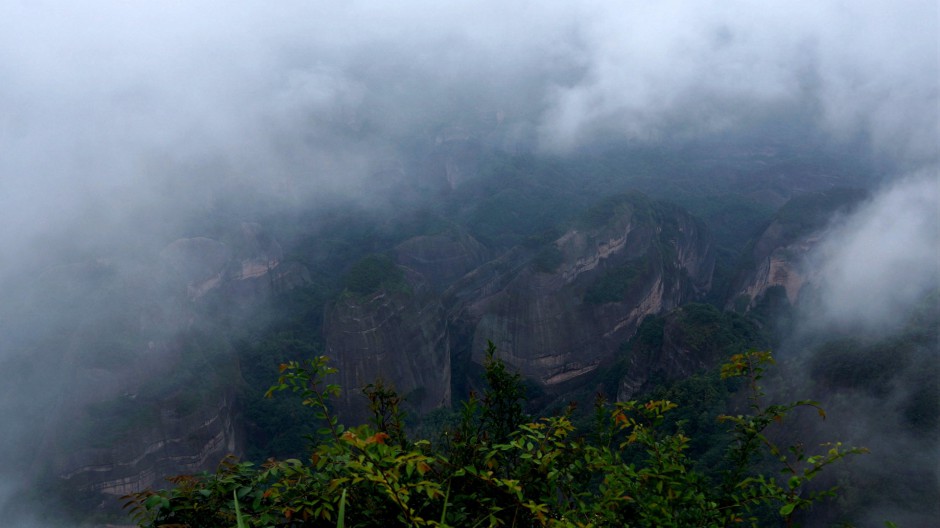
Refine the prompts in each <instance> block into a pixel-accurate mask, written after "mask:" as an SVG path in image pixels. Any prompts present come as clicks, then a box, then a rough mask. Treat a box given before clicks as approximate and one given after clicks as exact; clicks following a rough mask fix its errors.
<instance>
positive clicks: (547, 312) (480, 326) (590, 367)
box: [445, 194, 714, 387]
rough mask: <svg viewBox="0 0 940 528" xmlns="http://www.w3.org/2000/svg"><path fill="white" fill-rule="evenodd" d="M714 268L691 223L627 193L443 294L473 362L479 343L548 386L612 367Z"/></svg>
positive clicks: (702, 236)
mask: <svg viewBox="0 0 940 528" xmlns="http://www.w3.org/2000/svg"><path fill="white" fill-rule="evenodd" d="M713 265H714V257H713V255H712V247H711V243H710V238H709V236H708V234H707V232H706V231H705V229H704V227H703V226H702V224H701V223H700V222H698V221H697V220H695V219H694V218H693V217H691V216H690V215H688V214H687V213H685V212H683V211H681V210H679V209H678V208H675V207H672V206H668V205H665V204H661V203H657V202H652V201H650V200H648V199H647V198H646V197H644V196H642V195H639V194H633V195H628V196H621V197H618V198H616V199H613V200H609V201H607V202H605V203H603V204H601V205H600V206H598V207H597V208H595V209H593V210H591V211H589V212H588V214H587V215H586V216H585V217H584V218H583V219H582V221H580V222H578V223H577V224H576V225H574V226H572V227H571V228H569V229H568V230H567V231H566V232H564V233H563V234H562V235H561V236H560V237H558V238H557V239H556V240H554V241H553V242H552V243H550V244H548V245H547V246H545V247H541V248H535V249H526V248H516V249H514V250H511V251H509V252H508V253H506V254H504V255H503V256H501V257H499V258H497V259H495V260H493V261H491V262H489V263H487V264H484V265H483V266H481V267H479V268H477V269H476V270H474V271H472V272H470V273H469V274H468V275H466V276H465V277H463V278H462V279H461V280H460V281H458V282H457V283H455V284H454V285H453V286H452V287H451V288H450V289H449V290H448V291H447V292H446V294H445V299H446V301H445V302H446V303H447V304H448V306H449V310H450V318H451V322H452V324H454V325H455V326H456V327H459V328H462V329H465V332H466V333H467V334H468V338H469V346H470V354H471V357H472V360H473V361H474V362H475V363H481V362H482V354H483V351H484V350H485V348H486V342H487V341H488V340H491V341H493V342H494V343H495V344H496V346H497V347H498V349H499V351H500V355H501V357H503V358H504V359H505V360H506V361H507V362H508V363H510V364H512V365H513V366H515V367H516V368H518V369H519V370H520V372H521V373H522V374H523V375H524V376H526V377H528V378H531V379H534V380H536V381H537V382H538V383H540V384H542V385H544V386H546V387H551V386H555V385H558V384H561V383H563V382H567V381H569V380H573V379H576V378H579V377H581V376H584V375H585V374H588V373H590V372H592V371H594V370H595V369H597V368H598V367H599V366H600V365H602V364H604V363H605V362H609V361H611V360H612V358H613V356H614V354H615V351H616V350H617V347H618V346H619V345H620V344H621V343H622V342H623V341H625V340H626V339H628V338H629V337H630V336H631V335H632V334H633V332H634V331H635V330H636V327H637V325H638V324H639V323H640V321H641V320H642V319H643V318H644V317H645V316H647V315H650V314H656V313H659V312H662V311H664V310H668V309H670V308H673V307H675V306H678V305H680V304H683V303H685V302H688V301H690V300H693V299H696V298H697V297H698V296H700V295H702V294H703V293H704V292H705V291H706V290H707V289H708V287H709V284H710V281H711V273H712V269H713Z"/></svg>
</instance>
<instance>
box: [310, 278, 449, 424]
mask: <svg viewBox="0 0 940 528" xmlns="http://www.w3.org/2000/svg"><path fill="white" fill-rule="evenodd" d="M370 290H371V291H368V292H356V291H348V290H347V291H346V292H345V293H344V294H343V295H342V296H341V297H340V299H338V300H337V301H336V302H335V303H333V304H332V305H331V306H330V307H329V308H328V310H327V312H326V315H325V317H324V330H323V336H324V341H325V343H326V354H327V356H328V357H330V358H331V359H332V360H333V361H332V366H334V367H336V368H338V369H339V372H338V374H337V383H339V385H340V386H341V387H342V389H343V393H342V396H341V397H340V398H339V401H338V404H339V409H338V410H339V414H340V417H341V419H342V420H343V421H345V422H348V423H361V422H362V421H363V420H365V419H366V418H367V412H366V411H367V407H366V400H365V398H363V396H362V389H363V387H365V386H366V385H368V384H370V383H373V382H375V381H376V380H382V381H383V383H385V384H386V385H387V386H390V387H393V388H394V389H395V390H396V391H397V392H398V393H399V394H400V395H402V396H404V397H405V398H406V401H407V404H408V406H410V407H411V408H412V409H415V410H417V411H418V412H427V411H429V410H432V409H436V408H439V407H443V406H449V405H450V347H449V341H450V340H449V336H448V330H447V324H446V321H445V318H444V308H443V306H442V305H441V302H440V299H439V297H438V296H436V295H434V294H433V292H432V291H431V288H430V286H429V285H428V283H427V281H426V280H425V279H424V278H423V277H422V276H421V275H419V274H417V273H415V272H407V270H406V272H404V273H402V275H401V277H400V282H396V283H395V284H389V283H388V282H382V283H379V284H378V285H377V287H375V288H370Z"/></svg>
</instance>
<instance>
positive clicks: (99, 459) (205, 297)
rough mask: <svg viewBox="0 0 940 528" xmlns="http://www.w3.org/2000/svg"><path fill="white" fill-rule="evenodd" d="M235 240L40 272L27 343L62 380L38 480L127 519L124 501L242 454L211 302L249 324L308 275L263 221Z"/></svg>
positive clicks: (227, 355) (226, 349)
mask: <svg viewBox="0 0 940 528" xmlns="http://www.w3.org/2000/svg"><path fill="white" fill-rule="evenodd" d="M233 232H234V234H233V235H232V236H230V237H229V238H228V239H226V241H225V242H221V241H218V240H212V239H209V238H190V239H180V240H177V241H175V242H173V243H171V244H169V245H168V246H166V247H165V248H164V249H163V250H162V251H161V252H160V253H159V258H156V259H152V260H151V259H140V260H138V261H132V260H127V259H125V260H116V261H109V260H103V259H100V260H97V261H94V262H88V263H79V264H71V265H65V266H59V267H56V268H53V269H50V270H48V271H46V272H45V273H43V274H42V275H41V276H40V278H39V282H40V283H41V284H40V286H41V287H40V288H38V289H39V290H40V291H44V292H47V296H48V298H45V299H37V300H36V303H37V305H36V306H35V307H34V308H31V309H29V310H27V311H26V314H27V315H25V316H24V317H25V318H26V319H24V320H23V321H21V323H22V324H23V325H24V327H30V328H31V330H29V331H25V332H24V337H23V340H24V342H27V343H30V345H29V350H30V351H31V354H32V355H33V356H34V358H36V359H37V360H39V359H40V358H42V359H43V360H44V361H47V362H49V364H51V365H56V368H50V369H49V372H48V376H49V377H50V378H52V379H56V383H55V384H54V386H49V387H48V388H47V389H46V390H47V392H48V394H49V399H50V402H49V403H48V405H47V406H46V407H45V408H44V409H43V416H45V418H46V425H45V426H44V427H42V428H41V429H42V433H41V438H40V439H33V441H34V442H35V443H36V445H37V446H38V448H39V450H40V452H42V453H48V454H49V456H46V457H42V458H41V460H43V464H41V465H38V464H37V465H35V466H34V467H33V468H31V471H30V473H31V475H30V478H38V479H43V480H45V481H46V482H54V483H55V485H56V486H61V488H62V489H63V490H65V493H66V494H71V493H80V494H82V496H84V497H89V498H88V500H94V501H96V502H97V503H98V504H99V507H100V508H104V509H108V510H116V509H118V508H119V507H120V505H119V504H118V503H117V501H116V500H111V499H112V498H114V497H118V496H121V495H124V494H126V493H129V492H135V491H141V490H143V489H146V488H148V487H154V486H156V487H161V486H164V480H163V479H164V478H165V477H167V476H170V475H177V474H184V473H193V472H199V471H203V470H209V469H213V468H215V467H216V465H217V464H218V463H219V460H221V459H222V458H223V457H224V456H225V455H227V454H235V455H239V454H241V453H242V451H243V446H242V442H243V440H242V439H243V435H242V433H241V431H240V426H239V422H240V420H239V411H238V406H237V404H236V402H235V388H236V386H237V383H238V380H239V379H240V378H241V376H240V372H239V369H238V363H237V361H236V358H235V354H234V352H233V350H232V348H231V345H230V342H229V338H228V336H227V335H226V333H225V332H224V331H223V330H221V329H219V330H213V328H217V327H218V325H217V323H216V322H213V321H207V320H206V317H207V316H206V314H205V312H207V311H210V312H211V310H206V306H207V305H208V303H215V304H216V305H224V306H226V307H227V308H228V311H227V312H226V314H228V315H231V316H232V317H235V318H237V317H242V316H245V315H246V314H248V313H250V310H251V306H253V305H254V304H256V303H257V302H258V301H260V300H261V299H263V298H265V296H266V295H268V294H269V293H271V292H272V291H276V290H278V289H287V288H291V287H295V286H297V285H299V284H302V283H304V282H305V281H308V280H309V278H308V277H307V270H306V269H305V268H304V267H303V266H300V265H285V264H283V262H282V258H283V257H282V254H281V250H280V246H279V245H278V244H277V241H275V240H273V239H271V238H269V237H267V236H266V235H265V234H264V232H263V230H261V228H260V227H259V226H257V225H254V224H243V225H242V226H240V227H239V228H236V229H235V230H233ZM27 308H29V307H27ZM239 310H241V311H239ZM30 314H32V315H30ZM33 315H35V318H34V319H35V320H33V319H29V318H30V317H32V316H33ZM36 318H38V319H36ZM25 334H30V335H25ZM37 381H39V380H37ZM41 381H42V382H43V383H45V380H41ZM24 383H25V381H24Z"/></svg>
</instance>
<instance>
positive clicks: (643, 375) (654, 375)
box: [617, 304, 767, 401]
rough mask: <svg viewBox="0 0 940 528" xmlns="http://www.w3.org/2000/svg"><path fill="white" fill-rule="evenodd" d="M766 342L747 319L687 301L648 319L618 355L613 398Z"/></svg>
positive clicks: (689, 373) (625, 396) (705, 367)
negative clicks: (617, 377)
mask: <svg viewBox="0 0 940 528" xmlns="http://www.w3.org/2000/svg"><path fill="white" fill-rule="evenodd" d="M766 345H767V343H765V342H764V341H763V338H762V335H761V333H760V331H759V330H758V329H757V327H756V326H755V325H754V324H753V323H752V322H750V321H748V320H747V319H745V318H744V317H742V316H740V315H738V314H735V313H732V312H721V311H719V310H718V309H716V308H714V307H712V306H710V305H705V304H687V305H684V306H681V307H679V308H676V309H673V310H670V311H669V312H667V313H665V314H663V315H661V316H655V317H650V318H648V319H646V320H644V321H643V323H642V324H641V326H640V328H639V329H638V331H637V334H636V336H635V337H634V338H633V339H631V341H630V342H629V344H628V345H627V346H626V347H624V349H623V350H622V351H621V353H620V354H619V356H620V358H621V362H620V365H619V369H620V370H619V374H620V378H619V385H618V388H617V399H618V400H619V401H626V400H630V399H633V398H635V397H636V396H637V395H638V394H640V393H642V392H643V391H645V390H649V389H652V388H654V387H655V386H656V385H657V384H662V383H669V382H674V381H678V380H681V379H684V378H687V377H689V376H692V375H694V374H696V373H700V372H703V371H706V370H708V369H712V368H715V367H716V366H717V365H718V364H720V363H721V362H722V361H724V360H725V358H727V357H728V356H730V355H731V354H735V353H740V352H743V351H745V350H748V349H751V348H759V347H765V346H766Z"/></svg>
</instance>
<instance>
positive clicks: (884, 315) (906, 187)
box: [811, 170, 940, 332]
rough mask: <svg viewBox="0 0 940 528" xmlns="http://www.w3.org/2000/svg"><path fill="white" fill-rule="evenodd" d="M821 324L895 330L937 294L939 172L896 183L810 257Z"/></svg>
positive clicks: (830, 235)
mask: <svg viewBox="0 0 940 528" xmlns="http://www.w3.org/2000/svg"><path fill="white" fill-rule="evenodd" d="M812 258H813V259H814V260H815V261H814V262H812V264H811V266H813V267H814V268H816V269H817V270H818V273H819V278H818V279H817V280H818V282H819V284H820V289H821V294H820V299H821V302H822V306H821V308H822V317H817V319H816V320H815V323H816V324H819V325H821V326H823V327H824V326H827V325H832V324H836V325H838V326H841V327H850V326H857V327H863V328H866V329H868V330H869V331H883V332H887V331H891V330H896V329H897V328H898V326H899V325H901V324H903V323H904V322H905V319H906V318H907V317H909V313H910V311H911V309H912V308H913V307H914V306H916V305H917V304H918V303H919V302H921V297H922V296H923V295H924V293H925V292H929V291H933V290H936V289H937V288H938V287H940V186H938V180H937V173H936V170H928V171H924V172H921V173H917V174H913V175H910V176H908V177H906V178H902V179H900V180H899V181H896V182H893V183H892V184H891V185H888V186H887V187H886V188H885V189H883V190H882V191H881V192H880V193H879V194H877V195H876V196H875V198H874V199H873V200H872V201H870V202H869V203H866V204H864V205H863V206H862V207H861V208H860V209H859V210H858V211H857V212H855V214H853V215H851V216H850V217H849V218H845V219H841V221H839V222H838V225H837V226H835V227H834V228H832V229H831V230H830V231H829V232H828V233H827V236H826V239H825V240H824V242H823V243H822V244H821V245H820V247H819V248H818V249H817V250H816V254H815V255H813V257H812Z"/></svg>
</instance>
